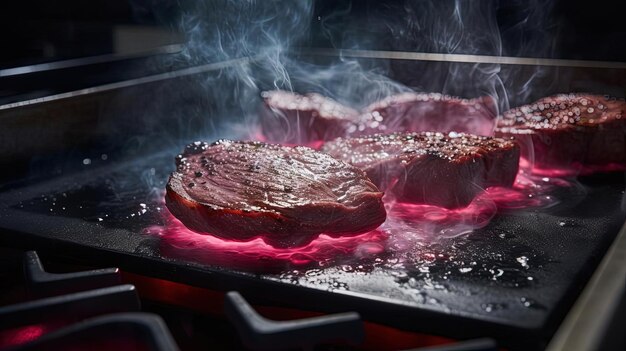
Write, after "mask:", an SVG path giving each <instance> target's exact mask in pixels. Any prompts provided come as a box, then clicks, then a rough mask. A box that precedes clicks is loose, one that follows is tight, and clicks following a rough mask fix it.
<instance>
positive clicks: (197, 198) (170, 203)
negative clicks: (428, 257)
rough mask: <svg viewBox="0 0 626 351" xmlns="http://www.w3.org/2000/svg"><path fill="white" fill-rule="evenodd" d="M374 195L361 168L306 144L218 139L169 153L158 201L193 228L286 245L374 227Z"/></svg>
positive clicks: (377, 213) (381, 212)
mask: <svg viewBox="0 0 626 351" xmlns="http://www.w3.org/2000/svg"><path fill="white" fill-rule="evenodd" d="M382 196H383V194H382V193H381V192H380V191H379V190H378V188H377V187H376V186H375V185H374V184H373V183H372V182H371V181H370V180H369V179H368V178H367V176H366V174H365V173H364V172H363V171H362V170H360V169H358V168H356V167H354V166H352V165H350V164H348V163H346V162H343V161H340V160H337V159H335V158H333V157H331V156H329V155H327V154H324V153H320V152H316V151H314V150H312V149H310V148H308V147H287V146H280V145H272V144H266V143H262V142H251V141H229V140H220V141H217V142H215V143H212V144H208V143H204V142H195V143H193V144H191V145H189V146H187V147H186V149H185V151H184V153H183V154H181V155H179V156H178V157H177V170H176V171H175V172H174V173H173V174H172V175H171V177H170V179H169V182H168V184H167V192H166V204H167V207H168V209H169V210H170V212H171V213H172V214H173V215H174V216H176V217H177V218H178V219H179V220H180V221H181V222H183V223H184V224H185V225H186V226H187V227H188V228H190V229H191V230H193V231H196V232H199V233H208V234H213V235H215V236H218V237H222V238H225V239H232V240H239V241H245V240H249V239H252V238H255V237H262V238H263V239H264V240H265V241H266V242H267V243H269V244H271V245H273V246H276V247H294V246H302V245H305V244H307V243H309V242H311V241H312V240H313V239H315V238H316V237H317V236H318V235H319V234H322V233H323V234H327V235H330V236H344V235H346V236H347V235H356V234H360V233H364V232H367V231H370V230H373V229H375V228H376V227H378V226H379V225H380V224H382V223H383V222H384V221H385V217H386V213H385V209H384V206H383V203H382Z"/></svg>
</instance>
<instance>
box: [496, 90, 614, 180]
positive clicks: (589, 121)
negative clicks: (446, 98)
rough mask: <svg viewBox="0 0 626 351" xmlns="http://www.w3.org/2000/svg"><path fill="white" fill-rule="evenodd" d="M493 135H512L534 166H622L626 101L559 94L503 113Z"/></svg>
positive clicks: (595, 96)
mask: <svg viewBox="0 0 626 351" xmlns="http://www.w3.org/2000/svg"><path fill="white" fill-rule="evenodd" d="M496 135H498V136H502V137H514V138H515V139H516V140H517V142H518V143H519V144H520V146H521V152H522V157H524V158H526V159H528V160H530V161H533V162H534V166H535V167H536V168H539V169H572V168H576V167H577V165H588V166H592V167H593V166H603V165H607V164H618V165H622V166H626V102H624V100H617V99H610V98H607V97H605V96H600V95H591V94H560V95H554V96H550V97H545V98H542V99H540V100H538V101H536V102H534V103H532V104H529V105H524V106H520V107H516V108H513V109H511V110H509V111H506V112H505V113H503V116H502V118H501V119H500V120H499V121H498V126H497V128H496Z"/></svg>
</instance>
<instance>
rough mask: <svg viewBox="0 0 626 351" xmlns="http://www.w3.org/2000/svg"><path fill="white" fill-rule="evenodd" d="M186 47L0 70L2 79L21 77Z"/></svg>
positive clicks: (157, 48) (164, 47)
mask: <svg viewBox="0 0 626 351" xmlns="http://www.w3.org/2000/svg"><path fill="white" fill-rule="evenodd" d="M184 48H185V46H184V45H183V44H169V45H163V46H158V47H155V48H152V49H148V50H142V51H137V52H131V53H123V54H122V53H112V54H104V55H95V56H88V57H81V58H75V59H67V60H60V61H53V62H46V63H37V64H33V65H28V66H17V67H9V68H3V69H0V78H6V77H15V76H21V75H27V74H32V73H40V72H48V71H54V70H60V69H65V68H76V67H81V66H87V65H94V64H100V63H110V62H116V61H123V60H129V59H135V58H143V57H149V56H154V55H167V54H175V53H178V52H181V51H183V50H184Z"/></svg>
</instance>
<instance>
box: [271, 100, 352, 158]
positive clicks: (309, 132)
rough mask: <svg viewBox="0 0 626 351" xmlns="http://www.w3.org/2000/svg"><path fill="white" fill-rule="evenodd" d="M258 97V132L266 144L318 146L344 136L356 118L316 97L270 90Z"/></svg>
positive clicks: (349, 111) (348, 110) (344, 109)
mask: <svg viewBox="0 0 626 351" xmlns="http://www.w3.org/2000/svg"><path fill="white" fill-rule="evenodd" d="M261 96H262V97H263V100H264V104H263V106H262V108H261V129H262V133H263V135H264V136H265V138H266V139H267V140H268V141H270V142H277V143H284V144H297V145H308V146H311V147H319V146H320V145H321V144H322V143H323V142H324V141H326V140H332V139H334V138H337V137H341V136H346V132H347V130H348V128H350V126H351V125H353V123H354V121H356V119H357V118H358V115H359V113H358V112H357V111H356V110H353V109H351V108H349V107H346V106H343V105H341V104H340V103H338V102H336V101H334V100H332V99H329V98H326V97H323V96H321V95H319V94H307V95H299V94H295V93H291V92H287V91H282V90H274V91H266V92H263V93H262V94H261Z"/></svg>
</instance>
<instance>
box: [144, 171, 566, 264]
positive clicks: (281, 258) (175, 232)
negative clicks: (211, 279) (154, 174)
mask: <svg viewBox="0 0 626 351" xmlns="http://www.w3.org/2000/svg"><path fill="white" fill-rule="evenodd" d="M569 184H570V183H569V182H567V181H564V180H561V179H558V178H538V177H536V176H528V175H526V174H525V173H524V172H520V173H519V174H518V177H517V179H516V181H515V184H514V186H513V187H512V188H499V187H492V188H488V189H487V190H486V191H485V192H483V193H482V194H480V195H479V196H477V197H476V198H475V199H474V201H472V202H471V203H470V205H469V206H467V207H464V208H459V209H446V208H442V207H437V206H432V205H424V204H409V203H399V202H394V201H393V199H387V198H385V199H384V200H385V201H386V204H387V205H386V207H387V220H386V221H385V223H384V224H383V225H382V226H381V227H380V228H379V229H377V230H375V231H371V232H369V233H365V234H361V235H357V236H352V237H339V238H333V237H330V236H328V235H324V234H322V235H320V236H319V237H318V238H317V239H315V240H313V241H312V242H311V243H309V244H308V245H306V246H303V247H297V248H276V247H273V246H271V245H269V244H267V243H265V241H263V239H262V238H255V239H253V240H250V241H245V242H241V241H233V240H226V239H222V238H218V237H215V236H212V235H209V234H207V235H203V234H198V233H195V232H193V231H191V230H189V229H187V227H185V225H184V224H183V223H182V222H180V221H179V220H178V219H177V218H175V217H174V216H173V215H172V214H170V213H169V211H167V210H166V209H165V210H164V211H163V220H164V224H163V225H160V226H152V227H149V228H147V229H146V232H147V233H148V234H151V235H157V236H159V237H160V238H161V239H162V241H161V253H162V254H163V255H164V256H166V257H171V258H179V259H184V260H191V261H195V262H200V263H203V264H208V265H216V266H224V267H230V268H236V269H242V270H247V271H255V272H259V271H264V272H266V271H277V270H284V269H287V268H294V269H295V268H300V267H307V266H311V265H324V264H328V263H331V262H337V261H338V260H341V259H344V260H345V259H358V258H366V257H374V256H376V255H379V254H382V253H383V252H390V251H397V250H408V249H409V248H410V247H411V245H410V242H412V241H415V240H433V239H436V238H439V237H455V236H459V235H463V234H467V233H469V232H471V231H473V230H475V229H479V228H483V227H485V226H486V225H488V224H489V222H490V221H491V219H492V218H493V217H494V216H495V215H496V214H497V212H498V211H500V210H519V209H524V208H529V207H535V208H536V207H543V206H550V205H552V204H554V203H556V202H557V201H556V199H554V198H552V197H551V196H550V195H547V194H548V192H549V191H550V190H552V189H553V188H554V187H556V186H561V187H562V186H568V185H569Z"/></svg>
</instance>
